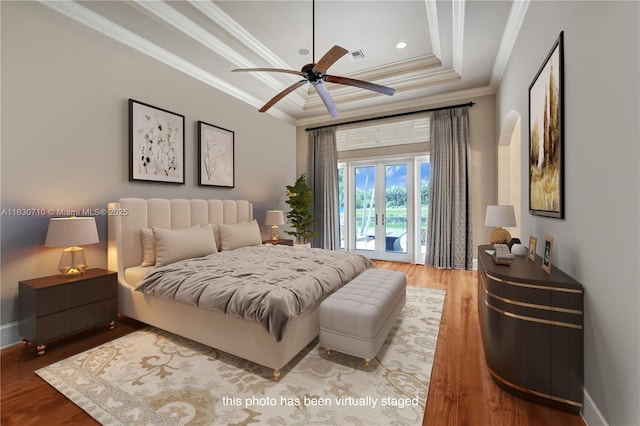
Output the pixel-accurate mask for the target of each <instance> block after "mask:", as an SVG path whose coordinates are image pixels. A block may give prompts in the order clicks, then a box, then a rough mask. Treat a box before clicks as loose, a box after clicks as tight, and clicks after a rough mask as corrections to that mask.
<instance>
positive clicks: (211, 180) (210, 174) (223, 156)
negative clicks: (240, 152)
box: [198, 122, 234, 187]
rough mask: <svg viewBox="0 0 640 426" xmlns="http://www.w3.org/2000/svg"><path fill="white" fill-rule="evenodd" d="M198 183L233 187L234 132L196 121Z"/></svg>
mask: <svg viewBox="0 0 640 426" xmlns="http://www.w3.org/2000/svg"><path fill="white" fill-rule="evenodd" d="M198 135H199V150H200V184H201V185H214V186H227V187H233V186H234V182H233V178H234V171H233V167H234V146H233V144H234V140H233V139H234V133H233V132H231V131H229V130H225V129H222V128H219V127H216V126H212V125H210V124H206V123H203V122H198Z"/></svg>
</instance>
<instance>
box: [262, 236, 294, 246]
mask: <svg viewBox="0 0 640 426" xmlns="http://www.w3.org/2000/svg"><path fill="white" fill-rule="evenodd" d="M262 244H273V245H276V244H279V245H281V246H293V240H290V239H287V238H279V239H277V240H275V241H273V240H272V239H271V238H269V239H268V240H262Z"/></svg>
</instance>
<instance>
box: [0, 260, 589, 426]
mask: <svg viewBox="0 0 640 426" xmlns="http://www.w3.org/2000/svg"><path fill="white" fill-rule="evenodd" d="M376 264H377V266H378V267H379V268H382V269H392V270H398V271H401V272H404V273H405V274H407V278H408V283H409V284H410V285H415V286H418V287H428V288H437V289H442V290H445V291H446V292H447V296H446V298H445V305H444V311H443V315H442V322H441V325H440V334H439V336H438V346H437V349H436V355H435V360H434V364H433V371H432V373H431V384H430V387H429V397H428V399H427V407H426V410H425V416H424V421H423V425H438V426H440V425H456V426H457V425H473V426H483V425H514V426H527V425H545V426H552V425H562V426H574V425H575V426H581V425H584V424H585V423H584V421H583V419H582V417H580V416H576V415H572V414H569V413H565V412H562V411H557V410H553V409H551V408H546V407H543V406H540V405H536V404H532V403H529V402H526V401H524V400H521V399H518V398H516V397H513V396H511V395H510V394H508V393H506V392H505V391H503V390H502V389H500V388H499V387H498V386H497V385H496V384H495V383H494V382H493V380H492V379H491V377H490V375H489V373H488V370H487V368H486V365H485V361H484V354H483V350H482V342H481V339H480V328H479V325H478V313H477V296H476V280H477V275H476V272H475V271H451V270H440V269H433V268H427V267H424V266H421V265H411V264H406V263H398V262H386V261H376ZM143 326H144V325H143V324H141V323H139V322H137V321H134V320H131V319H128V318H121V320H120V321H119V322H118V325H117V326H116V329H115V330H113V331H109V330H108V327H106V326H105V327H100V328H96V329H94V330H90V331H87V332H85V333H82V334H79V335H75V336H73V337H70V338H67V339H64V340H59V341H56V342H54V343H52V344H50V345H48V347H47V352H46V354H45V355H44V356H42V357H38V356H37V354H36V351H35V348H33V346H31V345H29V346H27V347H23V346H22V345H16V346H12V347H10V348H6V349H3V350H2V351H1V352H0V357H1V384H0V394H1V401H0V411H1V417H0V424H2V425H35V424H48V425H59V424H74V425H79V424H81V425H84V424H97V422H95V421H94V420H93V419H92V418H91V417H89V415H87V414H86V413H85V412H84V411H82V410H81V409H80V408H78V407H77V406H76V405H75V404H73V403H71V402H70V401H69V400H67V399H66V398H65V397H64V396H62V395H61V394H60V393H58V392H57V391H56V390H55V389H53V388H52V387H51V386H49V385H48V384H47V383H45V382H44V381H43V380H42V379H40V378H39V377H38V376H37V375H35V374H34V371H35V370H37V369H39V368H42V367H44V366H46V365H48V364H51V363H53V362H56V361H59V360H62V359H64V358H67V357H69V356H71V355H74V354H76V353H80V352H82V351H85V350H87V349H89V348H92V347H94V346H97V345H100V344H102V343H104V342H107V341H109V340H112V339H114V338H117V337H120V336H122V335H125V334H128V333H131V332H132V331H134V330H137V329H140V328H142V327H143Z"/></svg>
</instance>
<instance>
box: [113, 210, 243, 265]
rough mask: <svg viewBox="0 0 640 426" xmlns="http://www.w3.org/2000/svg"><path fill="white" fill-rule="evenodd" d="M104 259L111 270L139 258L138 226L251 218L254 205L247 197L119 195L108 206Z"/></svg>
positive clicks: (137, 260)
mask: <svg viewBox="0 0 640 426" xmlns="http://www.w3.org/2000/svg"><path fill="white" fill-rule="evenodd" d="M107 215H108V219H107V234H108V245H107V247H108V248H107V258H108V259H107V260H108V267H109V270H111V271H117V272H118V274H119V276H120V277H123V276H124V275H123V274H124V270H125V269H126V268H128V267H131V266H137V265H140V263H141V262H142V243H141V240H140V228H141V227H145V228H151V227H154V226H155V227H158V228H167V229H172V228H184V227H188V226H194V225H206V224H207V223H211V224H221V223H225V224H230V223H239V222H247V221H250V220H253V205H252V204H251V203H250V202H249V201H246V200H199V199H194V200H185V199H174V200H168V199H164V198H150V199H143V198H121V199H120V200H119V201H118V202H113V203H109V205H108V206H107Z"/></svg>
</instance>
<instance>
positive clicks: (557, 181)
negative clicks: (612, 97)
mask: <svg viewBox="0 0 640 426" xmlns="http://www.w3.org/2000/svg"><path fill="white" fill-rule="evenodd" d="M563 37H564V33H563V32H561V33H560V35H559V36H558V39H557V40H556V42H555V43H554V45H553V48H552V49H551V51H550V52H549V54H548V55H547V57H546V59H545V60H544V62H543V64H542V66H541V67H540V69H539V70H538V73H537V74H536V76H535V78H534V79H533V82H532V83H531V85H530V86H529V212H530V213H531V214H533V215H539V216H547V217H554V218H559V219H562V218H564V158H563V157H564V134H563V133H564V51H563V49H564V48H563Z"/></svg>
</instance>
